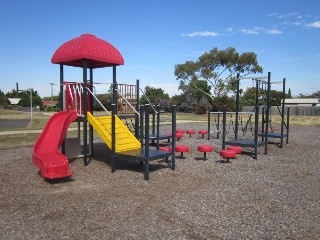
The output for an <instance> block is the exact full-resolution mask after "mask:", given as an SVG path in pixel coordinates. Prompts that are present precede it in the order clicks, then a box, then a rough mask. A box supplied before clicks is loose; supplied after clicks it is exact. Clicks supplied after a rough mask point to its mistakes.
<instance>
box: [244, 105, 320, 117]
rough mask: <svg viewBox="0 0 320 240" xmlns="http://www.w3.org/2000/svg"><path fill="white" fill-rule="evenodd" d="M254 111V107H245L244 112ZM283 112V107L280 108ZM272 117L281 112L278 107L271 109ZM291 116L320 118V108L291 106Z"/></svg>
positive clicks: (260, 110)
mask: <svg viewBox="0 0 320 240" xmlns="http://www.w3.org/2000/svg"><path fill="white" fill-rule="evenodd" d="M253 109H254V107H253V106H245V107H243V109H242V111H243V112H250V111H252V110H253ZM280 110H281V106H280ZM259 112H260V113H261V112H262V106H260V109H259ZM284 112H285V114H287V106H285V111H284ZM270 114H271V115H278V114H279V111H278V108H277V107H276V106H272V107H270ZM290 115H291V116H320V106H290Z"/></svg>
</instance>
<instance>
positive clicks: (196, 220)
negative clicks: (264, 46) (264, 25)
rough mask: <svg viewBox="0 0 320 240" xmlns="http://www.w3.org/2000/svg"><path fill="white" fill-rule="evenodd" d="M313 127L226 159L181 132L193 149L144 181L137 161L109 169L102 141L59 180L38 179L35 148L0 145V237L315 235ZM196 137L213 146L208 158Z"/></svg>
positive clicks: (155, 165) (319, 206)
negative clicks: (284, 141) (281, 141)
mask: <svg viewBox="0 0 320 240" xmlns="http://www.w3.org/2000/svg"><path fill="white" fill-rule="evenodd" d="M202 127H203V126H202ZM181 128H183V129H187V128H193V129H197V130H198V129H200V128H201V125H188V124H185V125H181V124H180V125H179V126H178V129H181ZM162 131H169V126H164V127H163V130H162ZM319 133H320V128H319V127H316V126H306V127H302V126H299V127H295V126H293V127H291V132H290V139H289V144H288V145H285V146H284V148H283V149H280V148H279V147H278V146H277V144H269V153H268V155H267V156H265V155H263V148H260V149H259V151H260V154H259V156H258V160H254V159H252V157H251V156H250V154H249V155H248V154H241V155H238V157H237V159H234V160H231V161H230V163H222V162H221V161H220V160H221V158H220V156H219V154H218V152H219V150H220V149H221V141H220V140H217V139H212V140H210V141H208V140H206V139H201V138H200V137H199V136H192V138H189V136H185V137H184V138H183V139H182V140H181V141H180V142H177V143H178V144H187V145H189V146H190V148H191V151H190V152H189V153H186V154H185V156H186V158H185V159H179V157H177V159H176V160H177V164H176V171H172V170H170V168H169V167H168V166H167V164H166V163H165V161H164V160H159V161H153V162H151V164H150V180H149V181H145V180H144V178H143V166H142V165H140V164H139V162H135V161H119V162H118V163H117V170H116V172H115V173H111V165H110V159H108V154H109V153H108V151H107V149H106V147H105V145H104V144H102V143H101V142H97V143H95V145H94V150H95V157H94V159H92V161H91V162H90V164H89V165H88V166H86V167H84V166H83V162H82V159H76V160H74V161H72V163H70V168H71V171H72V172H73V173H74V175H73V177H72V178H71V179H70V180H64V181H56V182H47V181H45V180H44V179H43V178H41V177H40V176H39V174H38V171H37V169H36V168H35V166H34V165H33V164H32V162H31V156H32V148H31V147H23V148H18V149H7V150H0V152H1V161H0V171H1V172H0V179H1V191H0V193H1V195H0V208H1V217H0V229H1V230H0V239H320V174H319V172H320V171H319V170H320V165H319V156H320V150H319V147H320V138H319ZM275 142H278V140H277V139H275ZM201 143H205V144H211V145H212V146H214V148H215V151H216V152H212V153H209V154H208V155H207V156H208V160H207V161H203V160H202V159H201V157H202V156H203V155H202V153H199V152H197V145H198V144H201ZM245 151H246V152H250V151H252V149H245ZM177 156H179V154H177ZM104 160H105V161H104Z"/></svg>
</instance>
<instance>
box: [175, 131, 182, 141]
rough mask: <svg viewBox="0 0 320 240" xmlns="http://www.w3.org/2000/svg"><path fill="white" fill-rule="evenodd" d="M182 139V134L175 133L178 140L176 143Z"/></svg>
mask: <svg viewBox="0 0 320 240" xmlns="http://www.w3.org/2000/svg"><path fill="white" fill-rule="evenodd" d="M182 137H183V133H182V132H176V138H177V139H178V141H179V140H180V138H182Z"/></svg>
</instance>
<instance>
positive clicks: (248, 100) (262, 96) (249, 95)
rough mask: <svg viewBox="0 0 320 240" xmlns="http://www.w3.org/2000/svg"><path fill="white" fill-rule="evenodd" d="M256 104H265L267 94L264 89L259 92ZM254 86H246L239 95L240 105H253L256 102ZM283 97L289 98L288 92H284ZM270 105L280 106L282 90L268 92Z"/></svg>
mask: <svg viewBox="0 0 320 240" xmlns="http://www.w3.org/2000/svg"><path fill="white" fill-rule="evenodd" d="M258 97H259V99H258V105H266V98H267V94H266V91H260V92H259V96H258ZM255 98H256V93H255V88H251V87H249V88H247V89H246V90H245V91H244V93H243V94H242V96H241V97H240V103H241V105H242V106H254V105H255V104H256V99H255ZM285 98H289V94H286V93H285ZM269 101H270V106H277V105H278V106H280V105H281V101H282V91H277V90H271V92H270V97H269Z"/></svg>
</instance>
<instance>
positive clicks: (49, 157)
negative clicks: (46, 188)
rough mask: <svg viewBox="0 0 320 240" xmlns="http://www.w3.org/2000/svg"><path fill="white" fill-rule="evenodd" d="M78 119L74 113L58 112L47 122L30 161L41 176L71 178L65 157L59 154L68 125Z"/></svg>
mask: <svg viewBox="0 0 320 240" xmlns="http://www.w3.org/2000/svg"><path fill="white" fill-rule="evenodd" d="M77 118H78V116H77V114H76V112H69V113H68V112H66V111H62V112H58V113H56V114H54V115H53V116H52V117H51V118H50V119H49V120H48V122H47V124H46V126H45V128H44V130H43V131H42V133H41V135H40V137H39V139H38V141H37V142H36V144H35V146H34V148H33V157H32V161H33V163H34V164H35V165H36V166H37V168H39V169H40V172H41V176H42V177H44V178H47V179H56V178H63V177H69V176H72V173H71V172H70V170H69V162H68V159H67V158H66V156H64V155H63V154H62V153H61V152H60V147H61V144H62V142H63V140H64V138H65V136H66V133H67V130H68V127H69V125H70V124H71V123H72V122H73V121H75V120H76V119H77Z"/></svg>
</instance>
